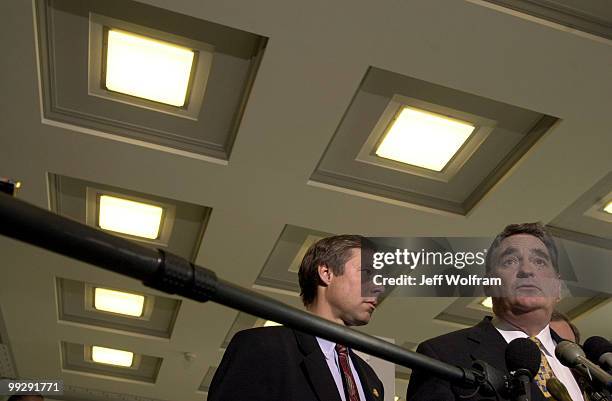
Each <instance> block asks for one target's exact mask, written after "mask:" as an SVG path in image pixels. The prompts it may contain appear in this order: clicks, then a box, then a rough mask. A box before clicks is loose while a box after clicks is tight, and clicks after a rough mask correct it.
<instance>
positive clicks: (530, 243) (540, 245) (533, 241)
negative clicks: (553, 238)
mask: <svg viewBox="0 0 612 401" xmlns="http://www.w3.org/2000/svg"><path fill="white" fill-rule="evenodd" d="M508 248H513V249H516V250H534V249H538V250H541V251H544V252H546V254H549V252H548V248H547V247H546V245H545V244H544V242H542V240H540V239H539V238H538V237H534V236H533V235H530V234H515V235H511V236H509V237H506V238H504V239H503V240H502V241H501V243H500V244H499V252H503V251H504V250H506V249H508Z"/></svg>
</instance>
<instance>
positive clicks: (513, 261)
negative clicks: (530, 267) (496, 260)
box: [502, 257, 518, 267]
mask: <svg viewBox="0 0 612 401" xmlns="http://www.w3.org/2000/svg"><path fill="white" fill-rule="evenodd" d="M517 263H518V259H517V258H516V257H511V258H505V259H504V260H502V266H506V267H510V266H514V265H515V264H517Z"/></svg>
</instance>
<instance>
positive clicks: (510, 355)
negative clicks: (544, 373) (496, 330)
mask: <svg viewBox="0 0 612 401" xmlns="http://www.w3.org/2000/svg"><path fill="white" fill-rule="evenodd" d="M541 358H542V357H541V354H540V348H538V346H537V345H536V344H535V343H534V342H533V341H531V340H530V339H528V338H516V339H514V340H512V341H510V343H509V344H508V346H507V347H506V366H507V367H508V371H509V372H510V377H509V381H508V388H507V390H508V393H509V396H510V398H512V399H514V400H516V401H529V400H530V399H531V379H533V378H534V377H535V375H537V374H538V371H539V370H540V361H541ZM559 401H561V400H559Z"/></svg>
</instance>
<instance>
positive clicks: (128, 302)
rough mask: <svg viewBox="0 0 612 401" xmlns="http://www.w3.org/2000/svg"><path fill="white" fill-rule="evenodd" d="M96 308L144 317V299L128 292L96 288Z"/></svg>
mask: <svg viewBox="0 0 612 401" xmlns="http://www.w3.org/2000/svg"><path fill="white" fill-rule="evenodd" d="M94 308H96V309H98V310H101V311H105V312H113V313H119V314H122V315H128V316H136V317H139V316H142V311H143V308H144V297H143V296H142V295H137V294H130V293H127V292H121V291H114V290H109V289H107V288H96V289H95V290H94Z"/></svg>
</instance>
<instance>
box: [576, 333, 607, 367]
mask: <svg viewBox="0 0 612 401" xmlns="http://www.w3.org/2000/svg"><path fill="white" fill-rule="evenodd" d="M582 348H583V349H584V353H585V354H586V356H587V358H589V359H590V360H591V362H595V363H597V364H599V366H601V367H602V369H604V370H607V371H608V373H610V374H612V343H610V341H608V340H606V339H605V338H603V337H599V336H593V337H589V338H588V339H587V340H586V341H585V342H584V346H583V347H582Z"/></svg>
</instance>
